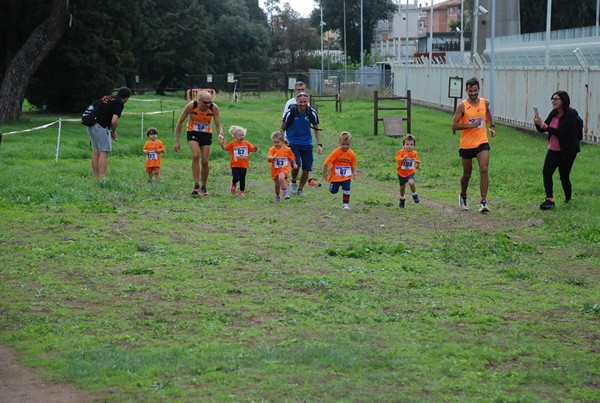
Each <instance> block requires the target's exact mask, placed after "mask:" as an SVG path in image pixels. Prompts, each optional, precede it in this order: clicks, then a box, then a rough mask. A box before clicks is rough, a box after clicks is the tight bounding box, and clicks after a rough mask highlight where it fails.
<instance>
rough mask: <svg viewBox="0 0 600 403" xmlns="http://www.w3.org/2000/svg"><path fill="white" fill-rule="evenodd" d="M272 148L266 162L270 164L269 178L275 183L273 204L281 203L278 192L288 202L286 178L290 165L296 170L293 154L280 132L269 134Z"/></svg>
mask: <svg viewBox="0 0 600 403" xmlns="http://www.w3.org/2000/svg"><path fill="white" fill-rule="evenodd" d="M271 140H273V147H271V148H270V149H269V156H268V157H267V161H268V162H270V163H271V178H272V179H273V181H274V182H275V203H279V201H281V196H280V195H279V193H280V191H282V192H283V199H284V200H289V199H290V195H289V194H288V191H287V176H288V174H289V173H290V165H291V166H292V168H294V169H297V168H298V165H297V164H296V158H295V157H294V153H293V152H292V150H291V149H290V148H289V147H288V146H287V144H288V142H287V139H286V138H285V134H284V133H283V132H282V131H276V132H273V133H272V134H271Z"/></svg>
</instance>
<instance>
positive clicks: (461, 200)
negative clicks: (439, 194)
mask: <svg viewBox="0 0 600 403" xmlns="http://www.w3.org/2000/svg"><path fill="white" fill-rule="evenodd" d="M458 208H459V209H460V210H468V209H469V205H468V204H467V197H466V196H465V197H462V196H461V195H460V194H459V195H458Z"/></svg>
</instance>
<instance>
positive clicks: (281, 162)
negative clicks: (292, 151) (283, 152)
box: [275, 157, 288, 169]
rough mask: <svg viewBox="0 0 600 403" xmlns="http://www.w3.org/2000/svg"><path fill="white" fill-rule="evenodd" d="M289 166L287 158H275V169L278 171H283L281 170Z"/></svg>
mask: <svg viewBox="0 0 600 403" xmlns="http://www.w3.org/2000/svg"><path fill="white" fill-rule="evenodd" d="M287 165H288V160H287V158H285V157H283V158H275V168H277V169H281V168H285V167H287Z"/></svg>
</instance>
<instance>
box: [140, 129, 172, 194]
mask: <svg viewBox="0 0 600 403" xmlns="http://www.w3.org/2000/svg"><path fill="white" fill-rule="evenodd" d="M146 136H148V137H149V138H150V140H148V141H146V144H144V154H146V172H147V173H148V183H151V182H152V174H154V176H155V177H156V181H157V182H160V155H161V154H164V153H166V152H167V149H166V147H165V145H164V144H163V142H162V141H160V140H158V130H157V129H156V128H154V127H151V128H149V129H148V131H146Z"/></svg>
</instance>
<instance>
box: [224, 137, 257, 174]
mask: <svg viewBox="0 0 600 403" xmlns="http://www.w3.org/2000/svg"><path fill="white" fill-rule="evenodd" d="M225 151H229V166H230V167H231V168H248V167H249V166H250V161H249V159H248V157H249V154H250V153H251V152H254V151H256V147H254V146H253V145H252V144H251V143H250V142H248V141H246V140H243V141H242V142H241V143H240V142H239V141H237V140H234V141H232V142H230V143H229V144H227V145H226V146H225Z"/></svg>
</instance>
